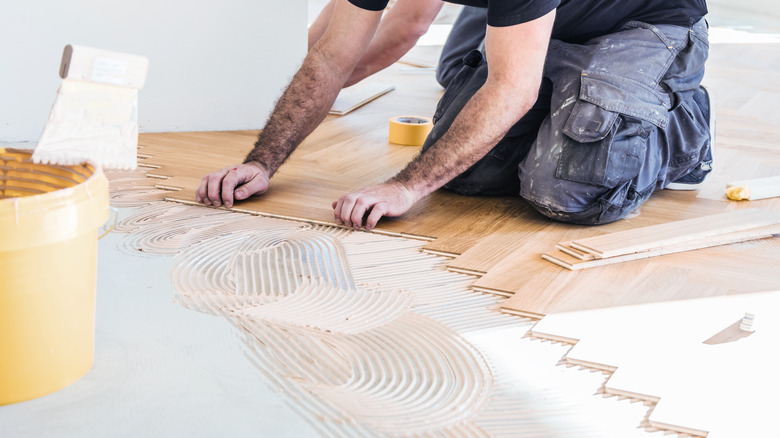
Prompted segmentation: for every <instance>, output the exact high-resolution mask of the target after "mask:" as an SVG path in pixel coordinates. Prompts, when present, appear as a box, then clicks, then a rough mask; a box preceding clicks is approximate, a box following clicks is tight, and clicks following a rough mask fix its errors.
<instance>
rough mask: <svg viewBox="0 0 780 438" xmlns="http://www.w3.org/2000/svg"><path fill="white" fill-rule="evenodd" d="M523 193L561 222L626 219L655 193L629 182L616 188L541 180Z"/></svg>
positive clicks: (597, 222) (547, 213)
mask: <svg viewBox="0 0 780 438" xmlns="http://www.w3.org/2000/svg"><path fill="white" fill-rule="evenodd" d="M520 193H521V195H522V196H523V198H524V199H525V200H526V201H528V203H529V204H531V206H533V207H534V208H535V209H536V210H537V211H539V213H541V214H543V215H544V216H546V217H548V218H550V219H552V220H555V221H559V222H565V223H570V224H579V225H604V224H608V223H611V222H615V221H617V220H620V219H623V218H625V217H626V216H628V215H630V214H631V213H632V212H633V211H634V210H636V209H637V208H638V207H639V206H640V205H642V204H643V203H644V202H645V201H647V199H648V198H649V197H650V195H651V194H652V189H649V190H646V191H645V192H643V193H640V192H637V191H636V188H635V187H634V186H633V185H632V184H630V183H626V184H623V185H621V186H620V187H615V188H613V189H604V188H599V187H595V186H591V185H589V184H579V183H571V182H568V181H558V182H551V184H550V185H544V184H537V187H536V189H535V190H534V189H530V190H529V189H524V190H521V192H520Z"/></svg>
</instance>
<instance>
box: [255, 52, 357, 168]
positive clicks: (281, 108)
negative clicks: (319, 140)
mask: <svg viewBox="0 0 780 438" xmlns="http://www.w3.org/2000/svg"><path fill="white" fill-rule="evenodd" d="M343 81H344V80H343V78H339V77H336V75H334V74H333V73H332V72H331V71H330V69H329V68H327V64H326V63H325V62H324V61H323V60H322V59H321V56H319V54H311V55H310V56H309V57H307V59H306V61H304V63H303V65H302V66H301V68H300V70H298V73H296V75H295V77H294V78H293V80H292V82H290V85H289V86H288V87H287V90H285V92H284V94H282V97H281V98H280V99H279V101H278V102H277V104H276V107H275V108H274V110H273V112H272V113H271V116H270V117H269V119H268V122H266V125H265V128H263V130H262V132H260V135H259V136H258V139H257V142H256V143H255V147H254V149H252V151H251V152H250V153H249V155H247V157H246V160H245V161H244V162H245V163H248V162H250V161H255V162H259V163H262V164H263V165H264V166H265V167H266V169H267V170H268V171H269V173H270V174H271V175H273V174H274V172H276V170H277V169H278V168H279V166H281V165H282V163H283V162H284V160H286V159H287V157H288V156H289V155H290V153H292V151H293V150H294V149H295V148H296V147H297V146H298V145H299V144H300V143H301V142H302V141H303V140H304V139H305V138H306V136H308V135H309V134H310V133H311V132H312V131H313V130H314V128H316V127H317V125H319V124H320V122H321V121H322V120H323V119H324V118H325V116H326V115H327V113H328V109H329V108H330V106H331V105H332V104H333V101H334V100H335V99H336V96H337V95H338V92H339V90H340V89H341V86H342V84H343Z"/></svg>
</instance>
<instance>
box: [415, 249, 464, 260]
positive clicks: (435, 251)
mask: <svg viewBox="0 0 780 438" xmlns="http://www.w3.org/2000/svg"><path fill="white" fill-rule="evenodd" d="M422 252H424V253H426V254H433V255H437V256H442V257H451V258H455V257H457V256H459V255H460V254H458V253H454V252H448V251H440V250H438V249H426V248H423V249H422Z"/></svg>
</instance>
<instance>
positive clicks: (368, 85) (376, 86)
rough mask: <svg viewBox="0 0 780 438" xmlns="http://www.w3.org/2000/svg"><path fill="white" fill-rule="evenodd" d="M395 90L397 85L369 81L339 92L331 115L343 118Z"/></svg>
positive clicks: (330, 112)
mask: <svg viewBox="0 0 780 438" xmlns="http://www.w3.org/2000/svg"><path fill="white" fill-rule="evenodd" d="M393 90H395V85H392V84H385V83H381V82H374V81H371V80H370V79H369V80H366V81H363V82H360V83H358V84H355V85H353V86H351V87H348V88H345V89H343V90H341V92H339V95H338V97H336V101H335V102H333V106H332V107H331V108H330V111H328V113H329V114H334V115H337V116H343V115H345V114H347V113H349V112H351V111H353V110H356V109H358V108H360V107H361V106H363V105H365V104H367V103H369V102H371V101H372V100H374V99H378V98H379V97H381V96H382V95H384V94H387V93H389V92H391V91H393Z"/></svg>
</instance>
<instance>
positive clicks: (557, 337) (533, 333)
mask: <svg viewBox="0 0 780 438" xmlns="http://www.w3.org/2000/svg"><path fill="white" fill-rule="evenodd" d="M528 333H529V334H530V335H531V336H533V337H535V338H539V339H545V340H548V341H555V342H563V343H564V344H571V345H574V344H576V343H577V342H580V340H579V339H575V338H570V337H568V336H560V335H555V334H552V333H544V332H537V331H535V330H534V329H531V331H529V332H528Z"/></svg>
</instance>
